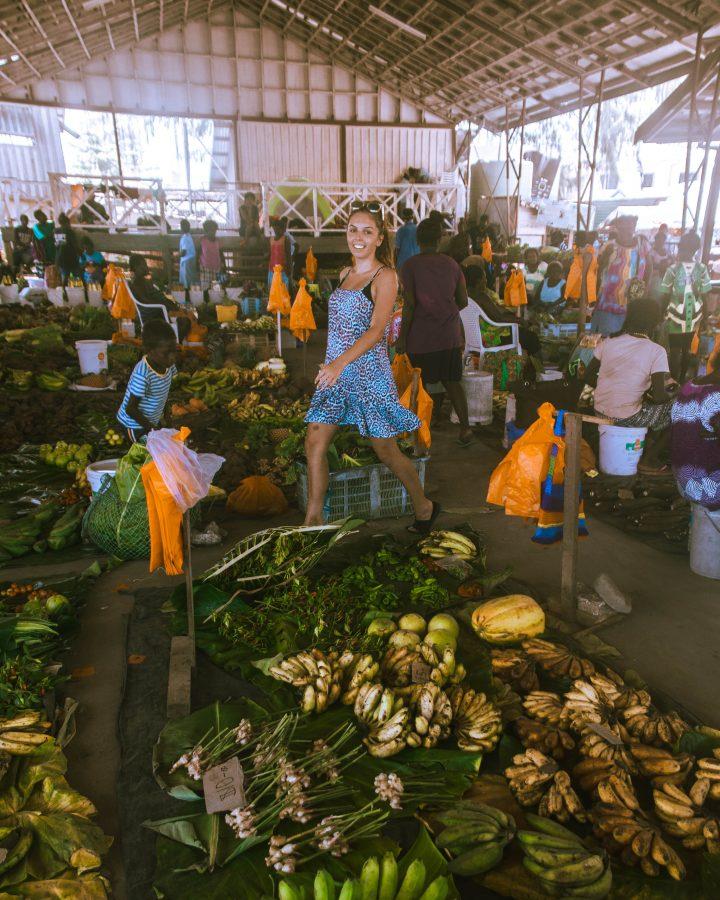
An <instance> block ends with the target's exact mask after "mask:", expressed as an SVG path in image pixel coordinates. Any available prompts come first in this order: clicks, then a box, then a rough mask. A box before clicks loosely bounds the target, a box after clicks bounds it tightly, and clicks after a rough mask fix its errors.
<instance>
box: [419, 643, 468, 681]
mask: <svg viewBox="0 0 720 900" xmlns="http://www.w3.org/2000/svg"><path fill="white" fill-rule="evenodd" d="M417 649H418V651H419V652H420V657H421V659H422V660H423V662H424V663H426V664H427V665H428V666H430V667H431V672H430V681H432V683H433V684H436V685H438V687H443V686H444V685H446V684H460V682H461V681H463V680H464V678H465V676H466V675H467V671H466V669H465V666H464V665H463V664H462V663H459V662H457V661H456V659H455V651H454V650H453V649H452V647H445V648H444V649H443V650H442V652H441V651H440V650H439V648H437V647H434V646H432V645H431V644H426V643H425V642H424V641H423V642H422V643H421V644H418V648H417Z"/></svg>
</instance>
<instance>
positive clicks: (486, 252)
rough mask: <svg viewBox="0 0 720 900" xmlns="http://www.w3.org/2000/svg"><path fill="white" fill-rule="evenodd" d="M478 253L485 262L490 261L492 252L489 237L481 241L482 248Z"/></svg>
mask: <svg viewBox="0 0 720 900" xmlns="http://www.w3.org/2000/svg"><path fill="white" fill-rule="evenodd" d="M480 255H481V256H482V258H483V259H484V260H485V262H486V263H491V262H492V261H493V252H492V244H491V243H490V238H489V237H486V238H485V240H484V241H483V245H482V250H481V251H480Z"/></svg>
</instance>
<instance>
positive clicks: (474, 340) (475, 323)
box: [460, 297, 522, 356]
mask: <svg viewBox="0 0 720 900" xmlns="http://www.w3.org/2000/svg"><path fill="white" fill-rule="evenodd" d="M460 318H461V320H462V323H463V328H464V330H465V353H466V354H468V353H480V354H481V355H482V354H484V353H497V352H498V351H500V350H513V349H514V350H515V352H516V353H517V354H518V355H519V356H521V355H522V347H521V346H520V326H519V325H517V324H515V323H513V322H493V320H492V319H490V318H488V316H486V315H485V313H484V312H483V310H482V307H481V306H479V305H478V304H477V303H476V302H475V301H474V300H471V299H470V298H469V297H468V305H467V306H466V307H465V309H463V310H461V311H460ZM481 319H483V320H484V321H485V322H487V323H488V325H493V326H494V327H496V328H509V329H510V333H511V335H512V340H511V341H510V343H509V344H501V345H500V346H499V347H486V346H485V344H484V343H483V335H482V329H481V328H480V320H481Z"/></svg>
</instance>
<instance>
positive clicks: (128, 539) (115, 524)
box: [82, 475, 150, 559]
mask: <svg viewBox="0 0 720 900" xmlns="http://www.w3.org/2000/svg"><path fill="white" fill-rule="evenodd" d="M82 533H83V538H85V539H86V540H89V541H91V542H92V543H93V544H95V546H96V547H99V548H100V549H101V550H104V551H105V552H106V553H109V554H111V555H112V556H116V557H118V558H119V559H146V558H149V556H150V525H149V524H148V513H147V504H146V502H145V493H144V492H143V493H142V494H140V495H139V496H138V497H137V499H132V498H131V499H130V500H129V501H128V502H127V503H125V502H123V500H121V498H120V493H119V491H118V487H117V484H116V483H115V479H114V478H113V477H112V476H109V475H107V476H105V478H103V482H102V485H101V486H100V490H99V491H98V493H97V494H95V495H94V496H93V498H92V502H91V503H90V506H89V508H88V511H87V512H86V513H85V518H84V519H83V530H82Z"/></svg>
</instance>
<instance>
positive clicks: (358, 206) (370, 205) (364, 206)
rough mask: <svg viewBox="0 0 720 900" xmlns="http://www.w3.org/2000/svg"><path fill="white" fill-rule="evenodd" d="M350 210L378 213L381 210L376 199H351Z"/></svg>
mask: <svg viewBox="0 0 720 900" xmlns="http://www.w3.org/2000/svg"><path fill="white" fill-rule="evenodd" d="M350 211H351V212H361V211H362V212H365V211H367V212H370V213H379V212H382V205H381V204H380V203H378V202H377V200H353V201H352V203H351V204H350Z"/></svg>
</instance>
